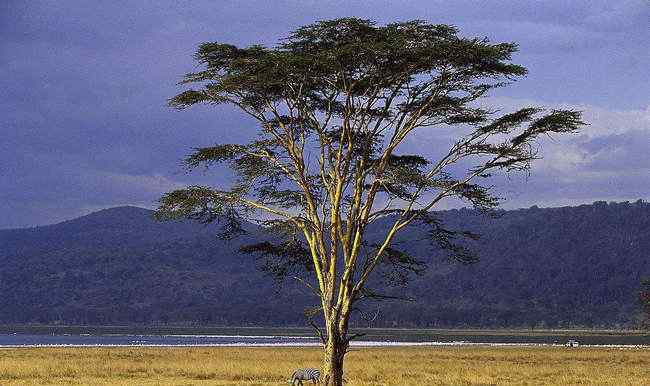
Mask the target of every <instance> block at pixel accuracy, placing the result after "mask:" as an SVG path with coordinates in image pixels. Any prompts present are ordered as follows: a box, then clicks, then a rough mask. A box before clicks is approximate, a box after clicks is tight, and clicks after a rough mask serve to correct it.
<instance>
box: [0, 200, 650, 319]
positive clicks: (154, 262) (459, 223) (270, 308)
mask: <svg viewBox="0 0 650 386" xmlns="http://www.w3.org/2000/svg"><path fill="white" fill-rule="evenodd" d="M151 214H152V212H150V211H148V210H145V209H141V208H135V207H119V208H113V209H107V210H103V211H100V212H96V213H93V214H90V215H88V216H84V217H81V218H78V219H75V220H71V221H67V222H63V223H60V224H56V225H51V226H44V227H37V228H30V229H17V230H2V231H0V264H1V265H0V266H1V268H0V293H2V297H0V323H3V324H8V323H67V324H130V323H138V324H141V323H147V324H149V323H182V324H206V325H208V324H209V325H266V326H269V325H304V323H305V318H304V316H303V313H302V311H303V310H304V309H305V308H306V307H308V306H310V305H312V303H313V302H314V299H313V298H311V297H310V296H309V294H308V292H307V291H306V290H303V289H302V288H300V287H299V286H296V285H294V284H292V283H286V284H285V285H284V286H283V288H282V290H281V291H279V292H278V291H276V289H277V287H275V285H274V283H273V281H272V280H270V279H269V278H267V277H264V276H263V274H262V273H261V272H260V271H259V270H258V268H259V262H258V261H256V260H255V258H253V257H251V256H249V255H243V254H241V253H240V252H238V249H239V246H240V245H242V243H246V242H250V241H251V240H254V239H255V238H256V235H257V233H258V229H257V228H256V227H254V226H253V225H250V229H249V230H250V231H251V233H250V235H249V236H246V237H245V238H244V239H236V240H233V241H231V242H229V243H226V242H224V241H221V240H218V239H216V238H215V233H216V229H215V228H214V227H213V226H203V225H200V224H194V223H184V222H176V223H158V222H156V221H154V220H153V219H152V218H151ZM499 214H500V215H499V216H497V217H496V218H489V217H486V216H483V215H479V214H477V213H476V212H474V211H472V210H467V209H461V210H450V211H444V212H440V213H439V216H440V217H441V219H443V220H444V222H445V224H446V225H447V226H449V227H451V228H454V229H465V230H470V231H473V232H475V233H478V234H480V235H481V236H482V237H481V238H480V240H478V241H476V242H472V243H471V244H470V247H472V248H474V249H475V250H476V251H477V252H478V253H479V255H480V261H479V262H477V263H474V264H470V265H465V264H460V263H455V262H453V261H449V260H448V259H446V258H445V257H444V256H443V255H441V254H438V253H437V252H436V251H435V250H431V249H429V248H428V247H427V242H426V235H423V234H421V233H420V232H419V231H418V230H417V229H410V230H409V231H408V233H407V234H405V235H404V236H403V237H402V238H401V242H402V245H403V246H404V247H405V248H406V249H407V250H408V251H410V252H412V253H414V254H416V255H418V256H420V257H423V258H425V260H428V261H430V263H431V264H430V267H429V269H428V270H427V271H426V272H425V273H424V274H423V275H421V276H419V277H417V278H416V280H414V281H413V282H412V285H411V286H410V287H409V290H408V291H407V295H409V296H413V297H414V298H415V299H417V301H415V302H382V303H379V304H374V303H369V304H367V305H364V306H363V307H364V308H363V309H364V310H365V311H366V312H367V313H369V314H372V315H375V313H376V311H377V310H379V315H378V316H377V318H376V319H375V320H374V322H373V326H399V327H414V326H421V327H425V326H428V327H470V326H473V327H488V326H489V327H578V326H583V327H633V326H634V325H635V324H636V323H638V322H639V318H640V311H641V309H640V306H639V303H638V291H639V290H640V281H641V278H642V277H644V276H650V205H649V204H648V203H645V202H642V201H638V202H635V203H627V202H626V203H610V204H607V203H605V202H596V203H594V204H592V205H581V206H578V207H563V208H547V209H540V208H536V207H533V208H530V209H521V210H513V211H502V212H500V213H499ZM382 230H383V229H382V227H381V224H380V225H378V226H377V227H374V228H372V229H371V230H370V235H369V237H370V238H373V237H379V235H380V234H381V232H382ZM400 293H401V292H400ZM356 323H357V325H362V326H367V325H368V323H369V322H368V321H366V320H364V319H360V318H357V321H356Z"/></svg>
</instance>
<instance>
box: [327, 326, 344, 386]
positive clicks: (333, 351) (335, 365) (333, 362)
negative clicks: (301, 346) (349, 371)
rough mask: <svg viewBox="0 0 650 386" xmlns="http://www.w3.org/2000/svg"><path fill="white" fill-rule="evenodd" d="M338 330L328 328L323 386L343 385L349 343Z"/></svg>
mask: <svg viewBox="0 0 650 386" xmlns="http://www.w3.org/2000/svg"><path fill="white" fill-rule="evenodd" d="M344 336H345V335H342V334H341V333H340V331H338V330H337V329H336V328H328V335H327V343H326V345H325V358H324V363H323V385H327V386H342V385H343V359H344V357H345V352H346V351H347V349H348V342H347V341H346V340H345V338H344Z"/></svg>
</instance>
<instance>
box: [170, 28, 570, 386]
mask: <svg viewBox="0 0 650 386" xmlns="http://www.w3.org/2000/svg"><path fill="white" fill-rule="evenodd" d="M516 50H517V46H516V44H513V43H492V42H490V41H489V40H487V39H480V38H466V37H462V36H460V35H459V33H458V30H457V29H456V28H455V27H453V26H448V25H433V24H429V23H426V22H423V21H409V22H402V23H393V24H388V25H385V26H378V25H377V24H375V23H374V22H372V21H370V20H362V19H356V18H344V19H336V20H330V21H321V22H317V23H315V24H312V25H307V26H304V27H301V28H299V29H297V30H296V31H294V32H292V33H291V34H290V35H289V36H288V37H287V38H285V39H283V40H282V41H281V42H280V43H279V44H277V45H276V46H274V47H270V48H269V47H264V46H261V45H253V46H249V47H245V48H240V47H236V46H233V45H230V44H223V43H204V44H201V45H200V46H199V49H198V51H197V53H196V56H195V58H196V60H197V61H198V62H199V63H200V65H201V66H202V69H201V71H198V72H193V73H189V74H187V75H185V77H184V79H183V80H182V81H181V82H180V83H181V84H194V85H195V87H194V88H192V89H188V90H186V91H184V92H182V93H181V94H179V95H177V96H175V97H173V98H171V99H170V105H171V106H172V107H174V108H178V109H184V108H187V107H189V106H192V105H195V104H230V105H232V106H235V107H236V108H238V109H239V110H240V111H241V112H243V113H245V114H247V115H248V116H250V117H252V118H253V120H254V122H255V124H256V127H255V129H251V130H254V132H256V133H257V137H256V139H255V140H253V141H251V142H249V143H245V144H217V145H214V146H209V147H204V148H197V149H194V151H193V152H192V153H191V154H190V155H189V156H188V157H187V158H186V160H185V164H186V165H187V167H188V168H190V169H194V168H197V167H204V166H205V167H210V166H213V165H214V164H218V163H226V164H227V165H228V166H229V167H230V168H232V169H233V170H234V171H235V172H236V175H237V177H238V178H237V180H236V182H235V183H234V184H233V185H232V186H231V187H230V188H228V189H222V188H216V187H207V186H189V187H187V188H185V189H180V190H176V191H173V192H169V193H167V194H166V195H164V196H163V197H162V198H161V199H160V205H159V208H158V216H159V217H160V218H164V219H176V218H191V219H196V220H199V221H203V222H212V221H219V222H220V223H221V225H222V226H223V234H222V236H224V237H232V236H235V235H237V234H240V233H244V232H245V227H244V226H243V223H244V222H245V221H256V222H259V223H261V224H262V225H263V228H264V229H265V230H267V231H269V232H270V233H271V234H272V236H269V238H268V240H260V241H259V242H258V243H255V244H252V245H246V246H245V247H243V248H242V250H243V251H245V252H250V253H256V254H259V255H262V256H265V259H266V260H265V261H266V265H265V267H266V268H267V270H268V271H269V272H272V273H274V274H276V275H278V276H285V275H292V274H293V273H295V272H305V273H307V276H306V277H304V276H303V278H300V280H301V281H302V282H303V283H304V284H305V285H307V286H308V287H309V288H311V289H313V290H314V292H315V293H316V294H317V295H318V297H319V303H320V304H319V307H318V311H319V312H320V313H321V315H322V317H323V323H324V329H323V330H322V331H321V330H320V329H319V334H320V336H321V339H322V341H323V343H324V347H325V355H324V356H325V358H324V366H325V369H324V370H325V371H324V382H325V384H328V385H340V384H341V382H342V374H343V360H344V356H345V353H346V351H347V349H348V345H349V342H350V340H351V339H353V338H354V337H355V335H354V334H350V333H349V322H350V315H351V313H352V311H353V310H354V308H355V304H356V303H357V302H359V301H361V300H362V299H365V298H369V297H377V296H381V294H379V292H378V291H377V290H376V289H371V288H369V287H368V285H367V284H368V281H369V279H370V278H371V274H372V273H373V272H375V271H380V270H383V272H384V273H386V272H388V273H389V275H388V276H389V277H393V278H397V279H398V281H404V279H406V278H407V277H408V274H409V273H410V272H419V271H420V270H422V269H423V268H424V266H425V261H424V260H421V259H419V258H417V257H415V256H410V255H409V254H407V253H406V252H405V251H402V250H400V249H399V248H398V247H397V246H396V245H395V237H396V235H397V234H398V233H399V232H400V231H402V230H404V229H405V228H406V227H408V226H411V225H414V224H418V226H421V227H425V228H426V229H427V230H428V236H429V237H430V239H431V241H432V244H433V245H437V246H438V247H442V248H444V249H446V250H448V251H449V252H450V253H451V254H452V255H453V256H454V257H455V258H456V259H458V260H460V261H463V262H469V261H472V260H473V259H474V255H473V254H472V253H471V252H470V251H469V250H468V249H467V248H465V247H463V246H462V245H461V244H459V243H457V242H455V240H456V238H457V237H458V236H472V235H471V234H469V233H465V232H460V231H452V230H448V229H445V228H444V227H443V224H441V223H440V221H439V220H438V219H437V218H436V217H435V214H434V213H433V212H432V211H431V209H432V208H434V207H435V205H436V204H437V203H439V202H440V201H441V200H443V199H448V198H456V199H460V200H465V201H466V202H468V203H470V204H471V205H473V206H474V207H476V208H479V209H482V210H489V209H491V208H494V207H495V206H496V205H498V199H497V198H496V197H494V196H493V195H492V194H491V192H490V189H489V187H488V186H486V181H487V180H484V178H486V177H489V176H490V174H491V173H493V172H495V171H506V172H512V171H528V170H529V167H530V164H531V162H532V161H533V160H535V159H536V158H538V157H537V148H538V146H537V139H538V138H539V137H540V136H541V135H545V134H550V133H570V132H574V131H576V130H578V129H579V127H580V126H581V125H582V122H581V117H580V113H579V112H576V111H569V110H552V111H545V110H544V109H542V108H538V107H530V106H528V107H523V108H521V109H519V110H517V111H514V112H510V113H507V114H500V115H499V114H497V112H496V111H493V110H491V109H489V108H486V107H482V106H481V105H480V104H479V101H480V99H481V98H482V97H484V96H485V95H486V94H487V93H488V91H490V90H491V89H494V88H497V87H502V86H504V85H506V84H508V83H511V81H513V80H515V79H516V78H517V77H521V76H523V75H525V74H526V69H525V68H524V67H522V66H520V65H517V64H513V63H511V55H512V54H513V53H514V52H515V51H516ZM442 127H451V128H454V129H456V133H457V140H456V141H455V143H453V145H451V146H450V147H449V148H448V149H446V150H445V151H443V152H440V156H439V157H436V158H435V159H428V158H427V157H426V156H425V155H422V154H406V153H403V152H402V151H400V149H401V148H404V146H401V145H403V143H404V141H405V139H406V138H408V137H409V136H413V135H417V134H418V133H420V132H423V131H428V132H429V133H431V132H432V131H435V130H440V129H441V128H442ZM435 150H437V151H439V150H440V149H435ZM459 168H460V170H461V171H460V172H459ZM479 181H483V182H479ZM378 219H382V221H389V226H388V227H387V228H386V230H385V234H384V235H383V237H382V238H381V239H380V240H368V239H367V237H366V233H365V232H366V230H367V228H368V226H369V225H370V224H372V223H373V222H374V221H377V220H378ZM391 275H392V276H391Z"/></svg>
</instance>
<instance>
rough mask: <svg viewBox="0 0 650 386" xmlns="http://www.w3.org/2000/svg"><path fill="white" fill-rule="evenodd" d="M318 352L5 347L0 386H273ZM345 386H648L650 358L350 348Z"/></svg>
mask: <svg viewBox="0 0 650 386" xmlns="http://www.w3.org/2000/svg"><path fill="white" fill-rule="evenodd" d="M320 359H321V352H320V350H318V349H316V348H288V347H283V348H267V347H265V348H260V347H248V348H239V347H237V348H234V347H233V348H230V347H227V348H226V347H219V348H216V347H202V348H145V347H142V348H94V347H93V348H8V349H0V385H2V386H6V385H279V384H285V385H286V384H287V380H288V377H289V375H290V374H291V372H292V370H293V369H295V368H297V367H318V365H319V364H320ZM345 379H346V381H347V383H346V385H350V386H352V385H406V386H408V385H650V350H648V349H644V348H636V349H635V348H625V349H620V348H594V347H579V348H565V347H482V346H480V347H478V346H473V347H465V346H454V347H399V348H395V347H391V348H363V347H354V348H352V350H351V352H350V353H349V354H348V357H347V361H346V369H345Z"/></svg>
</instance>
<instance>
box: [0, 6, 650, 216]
mask: <svg viewBox="0 0 650 386" xmlns="http://www.w3.org/2000/svg"><path fill="white" fill-rule="evenodd" d="M343 16H359V17H363V18H371V19H375V20H377V21H378V22H380V23H386V22H391V21H404V20H410V19H425V20H428V21H430V22H433V23H450V24H455V25H457V26H458V27H460V28H461V30H462V32H463V34H465V35H472V36H487V37H489V38H490V39H492V40H495V41H515V42H518V43H519V44H520V53H519V54H517V56H516V57H515V61H516V62H518V63H520V64H523V65H525V66H526V67H527V68H528V69H529V75H528V77H527V78H526V79H524V80H522V81H519V82H517V83H516V84H514V85H513V86H510V87H508V88H506V89H503V90H500V91H499V92H498V94H496V95H495V96H494V97H492V98H490V99H489V100H488V103H493V104H494V105H496V106H501V107H503V108H504V109H506V110H507V109H509V108H510V109H512V108H515V107H516V106H520V105H525V104H529V103H534V104H541V105H545V106H549V107H558V106H561V107H569V108H576V109H580V110H583V111H584V114H585V119H586V120H587V121H588V122H589V123H590V124H591V125H590V126H589V127H587V128H586V129H585V131H584V132H583V133H582V134H580V135H576V136H572V137H568V138H562V139H557V140H554V141H546V142H545V143H544V144H543V145H544V146H543V155H544V156H545V159H544V160H542V161H541V162H539V163H538V164H537V165H536V166H535V167H534V169H533V171H532V175H531V177H530V178H528V179H527V181H524V180H523V179H521V178H514V179H510V180H507V179H506V178H502V179H501V180H499V181H500V184H499V190H500V191H502V192H503V193H504V195H505V196H506V197H507V198H508V200H507V201H505V202H504V205H503V207H504V208H516V207H527V206H531V205H535V204H537V205H539V206H556V205H572V204H579V203H590V202H592V201H595V200H607V201H611V200H618V201H621V200H636V199H639V198H642V199H646V200H647V199H648V198H650V193H649V192H650V155H649V153H650V49H649V47H650V46H649V45H650V28H649V27H648V26H649V25H650V4H649V3H648V2H647V1H645V0H639V1H620V0H619V1H611V0H608V1H596V0H590V1H565V0H562V1H560V0H545V1H528V2H523V1H518V0H517V1H515V0H513V1H498V2H492V1H482V2H481V1H432V0H421V1H305V0H303V1H268V0H266V1H242V0H237V1H170V2H167V3H165V2H162V1H129V2H127V1H124V2H122V1H106V2H88V1H43V2H41V1H34V0H31V1H22V0H21V1H17V0H16V1H12V0H8V1H7V0H5V1H3V2H1V4H0V36H2V39H1V40H0V97H1V98H2V103H0V134H2V137H0V138H1V139H0V228H12V227H25V226H34V225H41V224H48V223H53V222H58V221H61V220H65V219H69V218H73V217H76V216H78V215H82V214H85V213H88V212H91V211H94V210H97V209H100V208H106V207H111V206H116V205H125V204H131V205H139V206H146V207H150V206H152V204H153V202H154V201H155V200H156V199H157V198H158V197H159V196H160V195H161V194H162V193H163V192H165V191H168V190H170V189H173V188H176V187H180V186H183V185H185V184H187V183H188V182H191V181H197V179H196V178H194V177H188V176H186V175H185V174H184V173H183V172H182V171H181V169H180V168H179V166H178V165H179V160H180V159H181V158H182V156H183V155H185V154H186V153H187V152H188V151H189V149H190V148H191V147H195V146H202V145H209V144H212V143H215V142H238V141H242V140H243V139H245V138H246V137H248V136H249V135H250V134H251V133H252V131H251V130H252V129H251V128H249V126H248V123H249V122H248V121H247V120H246V119H244V118H243V117H242V116H241V115H240V114H239V113H238V112H237V111H236V110H234V109H232V108H229V107H219V108H194V109H190V110H186V111H182V112H179V111H173V110H170V109H169V108H168V107H167V106H166V99H167V98H169V97H171V96H173V95H175V93H177V92H178V91H179V90H180V89H179V88H178V87H177V86H176V85H175V83H176V81H177V80H178V79H179V78H180V76H181V75H182V74H184V73H186V72H189V71H192V70H193V69H194V68H195V67H194V63H193V61H192V53H193V52H194V50H195V48H196V46H197V44H198V43H200V42H205V41H222V42H228V43H234V44H238V45H248V44H252V43H263V44H273V43H274V42H276V41H277V39H278V38H280V37H283V36H285V35H286V33H287V32H288V31H289V30H292V29H294V28H296V27H298V26H300V25H304V24H308V23H311V22H313V21H316V20H322V19H330V18H335V17H343ZM447 140H448V139H447ZM445 141H446V139H444V138H436V137H430V138H426V136H424V137H420V138H418V139H417V141H413V142H412V143H410V144H409V145H408V146H410V147H411V148H412V149H416V150H421V151H423V152H427V151H428V150H430V149H432V148H435V147H436V145H442V144H444V143H445ZM198 178H199V180H201V181H209V180H210V178H213V179H214V181H219V178H218V177H214V176H199V177H198Z"/></svg>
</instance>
